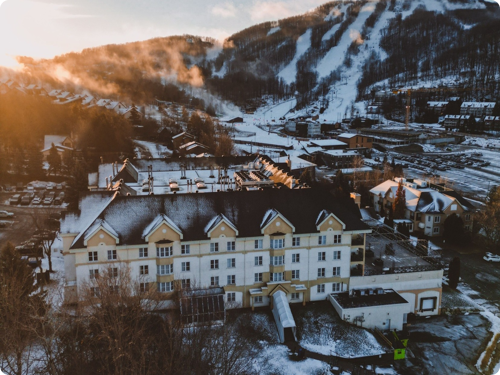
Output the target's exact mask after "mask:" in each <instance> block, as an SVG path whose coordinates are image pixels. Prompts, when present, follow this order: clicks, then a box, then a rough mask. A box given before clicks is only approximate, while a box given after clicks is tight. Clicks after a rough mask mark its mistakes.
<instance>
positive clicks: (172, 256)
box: [61, 189, 371, 307]
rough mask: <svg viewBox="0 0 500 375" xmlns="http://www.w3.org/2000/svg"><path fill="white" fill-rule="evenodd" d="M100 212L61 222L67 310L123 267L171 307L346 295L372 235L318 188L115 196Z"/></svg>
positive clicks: (348, 205)
mask: <svg viewBox="0 0 500 375" xmlns="http://www.w3.org/2000/svg"><path fill="white" fill-rule="evenodd" d="M97 206H98V208H97V209H96V210H97V212H95V217H96V219H95V220H93V221H91V222H89V221H86V220H85V218H87V219H88V215H87V214H85V215H83V216H84V217H81V216H82V215H79V214H78V213H75V214H67V215H66V216H65V218H64V220H63V223H62V228H61V230H62V237H63V243H64V250H63V254H64V261H65V269H66V279H67V284H66V294H65V297H66V301H67V302H69V303H71V302H75V301H76V298H77V296H78V292H79V290H81V288H84V287H85V286H86V285H88V284H89V282H91V281H92V278H95V277H96V275H99V274H102V273H103V272H104V270H105V269H110V268H111V270H112V272H111V273H112V274H114V273H115V274H118V270H119V269H120V267H123V266H124V265H126V266H127V267H128V268H129V269H130V272H131V276H132V278H137V279H140V280H141V289H146V288H156V289H157V290H158V292H160V295H162V296H163V298H164V299H166V300H168V299H169V298H171V296H173V294H174V293H173V292H174V291H175V290H178V289H182V288H195V287H197V288H198V287H199V288H210V287H223V288H224V293H225V299H226V302H231V303H232V304H233V306H241V307H255V306H265V305H268V304H269V302H270V297H272V295H273V294H274V293H275V292H276V291H278V290H281V291H284V292H285V293H286V295H287V298H288V300H289V301H290V302H298V303H299V302H300V303H305V302H308V301H315V300H325V299H326V297H327V295H328V294H329V293H332V292H341V291H347V290H349V280H350V276H351V275H350V273H351V268H352V267H353V266H356V265H357V264H362V263H363V262H364V248H365V240H364V237H365V235H366V233H369V232H370V231H371V230H370V229H369V228H368V227H367V226H366V225H365V224H364V223H363V222H361V220H360V216H359V210H358V208H357V206H356V205H355V204H354V202H352V201H339V200H335V199H333V198H331V197H330V196H329V195H325V194H323V193H318V192H317V191H313V190H312V189H304V190H278V189H270V190H267V191H256V192H227V193H207V194H185V195H173V196H172V195H170V196H135V197H133V196H129V197H123V196H118V195H116V196H114V197H113V198H112V199H110V200H109V202H108V203H106V204H101V205H97ZM353 254H355V256H354V255H353Z"/></svg>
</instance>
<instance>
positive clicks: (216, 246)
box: [210, 242, 219, 253]
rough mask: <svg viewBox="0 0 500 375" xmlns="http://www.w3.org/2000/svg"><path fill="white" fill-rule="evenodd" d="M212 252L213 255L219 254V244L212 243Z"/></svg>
mask: <svg viewBox="0 0 500 375" xmlns="http://www.w3.org/2000/svg"><path fill="white" fill-rule="evenodd" d="M210 252H211V253H218V252H219V244H218V243H217V242H211V243H210Z"/></svg>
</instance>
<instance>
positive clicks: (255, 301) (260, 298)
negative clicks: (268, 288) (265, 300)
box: [253, 296, 262, 303]
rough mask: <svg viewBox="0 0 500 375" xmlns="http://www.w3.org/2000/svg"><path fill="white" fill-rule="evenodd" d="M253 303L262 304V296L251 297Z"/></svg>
mask: <svg viewBox="0 0 500 375" xmlns="http://www.w3.org/2000/svg"><path fill="white" fill-rule="evenodd" d="M253 301H254V303H262V296H257V297H253Z"/></svg>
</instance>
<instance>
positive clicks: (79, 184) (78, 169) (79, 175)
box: [66, 162, 88, 210]
mask: <svg viewBox="0 0 500 375" xmlns="http://www.w3.org/2000/svg"><path fill="white" fill-rule="evenodd" d="M87 189H88V175H87V168H86V164H85V163H83V162H79V163H76V164H75V165H74V167H73V169H72V170H71V171H70V178H69V180H68V185H67V195H66V202H67V203H68V209H69V210H77V209H78V200H79V198H80V193H81V192H82V191H86V190H87Z"/></svg>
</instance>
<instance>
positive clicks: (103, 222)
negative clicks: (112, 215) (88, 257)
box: [83, 219, 119, 241]
mask: <svg viewBox="0 0 500 375" xmlns="http://www.w3.org/2000/svg"><path fill="white" fill-rule="evenodd" d="M101 228H102V229H104V230H105V231H106V232H108V233H109V234H110V235H112V236H113V237H116V238H118V237H119V236H118V233H116V231H115V230H114V229H113V228H112V227H111V225H109V224H108V223H107V222H106V220H103V219H97V220H96V221H94V223H93V224H92V226H91V227H90V228H89V229H87V230H86V231H85V233H86V234H85V236H84V237H83V239H84V241H87V240H88V239H89V238H91V237H92V236H93V235H94V234H95V233H96V232H97V231H98V230H99V229H101Z"/></svg>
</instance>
